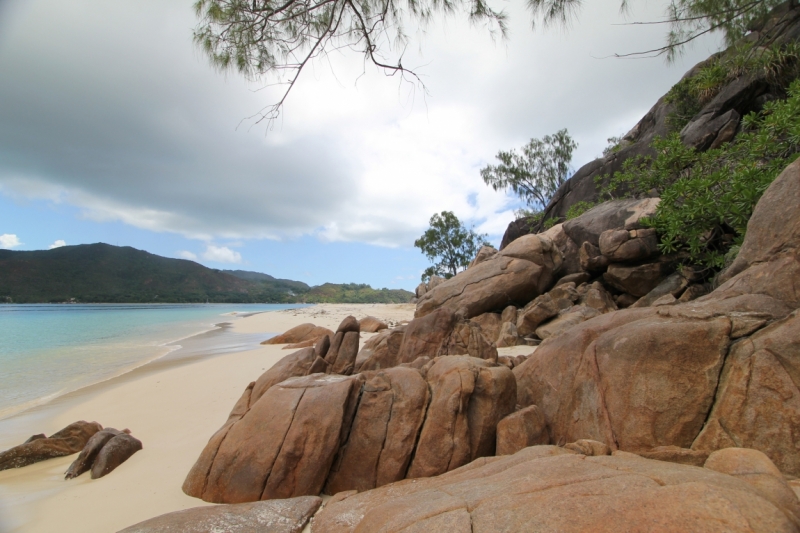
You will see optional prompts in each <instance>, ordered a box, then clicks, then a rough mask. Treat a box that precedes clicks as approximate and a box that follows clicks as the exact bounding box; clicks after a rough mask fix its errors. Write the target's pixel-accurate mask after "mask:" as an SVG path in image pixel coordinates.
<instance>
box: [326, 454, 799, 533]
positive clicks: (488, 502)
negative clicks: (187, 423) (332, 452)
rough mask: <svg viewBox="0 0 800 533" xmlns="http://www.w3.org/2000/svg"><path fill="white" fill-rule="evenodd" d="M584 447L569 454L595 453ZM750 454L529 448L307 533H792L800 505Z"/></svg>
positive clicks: (342, 512)
mask: <svg viewBox="0 0 800 533" xmlns="http://www.w3.org/2000/svg"><path fill="white" fill-rule="evenodd" d="M592 444H593V443H590V442H588V441H585V443H583V445H581V446H576V447H577V448H580V449H585V450H586V451H589V452H591V451H599V449H598V448H597V447H595V446H593V445H592ZM597 444H599V443H597ZM748 452H751V450H743V451H738V450H724V451H723V452H717V453H720V454H722V455H721V456H720V457H719V459H717V458H713V457H710V458H709V461H708V463H707V465H706V468H697V467H693V466H686V465H679V464H672V463H665V462H661V461H654V460H648V459H643V458H640V457H638V456H636V455H633V454H630V453H625V452H615V453H614V454H613V455H592V456H586V455H582V454H578V453H576V452H574V451H572V450H569V449H565V448H558V447H555V446H534V447H530V448H525V449H523V450H521V451H519V452H517V453H516V454H514V455H510V456H504V457H487V458H483V459H479V460H477V461H474V462H472V463H470V464H469V465H467V466H464V467H462V468H460V469H458V470H454V471H452V472H448V473H447V474H444V475H441V476H437V477H433V478H428V479H420V480H406V481H403V482H400V483H395V484H393V485H390V486H387V487H383V488H378V489H375V490H370V491H366V492H361V493H358V494H355V493H351V494H342V495H341V496H340V497H334V498H333V499H332V500H331V501H330V502H329V503H328V504H327V505H326V506H325V507H324V508H323V509H322V510H321V511H320V512H319V513H318V514H317V516H316V517H315V518H314V526H313V532H314V533H344V532H353V531H382V532H386V533H394V532H400V531H404V532H407V531H447V532H450V533H461V532H463V533H480V532H487V533H488V532H491V533H495V532H509V533H510V532H516V531H563V532H578V531H597V532H605V531H608V532H611V531H614V532H616V531H640V530H648V531H649V530H658V531H719V532H722V531H726V532H730V531H741V532H757V531H763V532H774V531H787V532H788V531H797V530H798V525H799V524H800V513H799V512H798V506H800V502H798V501H797V498H796V497H794V495H793V493H792V490H791V489H790V488H789V487H788V485H787V484H786V482H785V481H784V480H783V478H782V477H781V476H780V473H779V472H777V469H775V467H774V465H773V466H771V467H770V463H769V460H768V459H767V458H766V457H763V456H761V457H752V456H750V454H749V453H748Z"/></svg>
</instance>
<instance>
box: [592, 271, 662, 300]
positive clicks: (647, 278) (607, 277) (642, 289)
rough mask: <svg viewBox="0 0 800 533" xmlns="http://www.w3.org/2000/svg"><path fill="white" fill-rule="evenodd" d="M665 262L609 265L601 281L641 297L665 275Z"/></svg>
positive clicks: (653, 287)
mask: <svg viewBox="0 0 800 533" xmlns="http://www.w3.org/2000/svg"><path fill="white" fill-rule="evenodd" d="M665 268H666V267H665V264H664V263H661V262H658V263H647V264H644V265H638V266H623V265H616V264H614V265H611V266H609V267H608V270H607V271H606V273H605V274H603V281H604V282H605V283H606V284H608V285H610V286H611V287H614V288H615V289H617V290H619V291H621V292H626V293H628V294H631V295H633V296H636V297H639V298H641V297H642V296H644V295H645V294H647V293H648V292H650V291H651V290H653V289H655V288H656V287H657V286H658V284H659V283H661V280H663V279H664V276H665V275H666V271H665Z"/></svg>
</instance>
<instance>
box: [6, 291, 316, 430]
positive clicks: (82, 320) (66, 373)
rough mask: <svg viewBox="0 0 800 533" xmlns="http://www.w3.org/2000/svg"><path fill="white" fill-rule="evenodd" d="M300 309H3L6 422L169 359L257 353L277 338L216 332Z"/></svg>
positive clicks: (227, 306)
mask: <svg viewBox="0 0 800 533" xmlns="http://www.w3.org/2000/svg"><path fill="white" fill-rule="evenodd" d="M295 307H302V306H301V305H281V304H205V305H203V304H152V305H151V304H96V305H93V304H77V305H0V419H2V418H5V417H8V416H11V415H13V414H15V413H17V412H20V411H23V410H25V409H27V408H29V407H33V406H35V405H38V404H41V403H44V402H46V401H48V400H50V399H52V398H55V397H58V396H60V395H62V394H66V393H68V392H71V391H74V390H78V389H80V388H82V387H85V386H87V385H91V384H93V383H97V382H100V381H104V380H106V379H109V378H112V377H114V376H117V375H120V374H123V373H125V372H127V371H130V370H132V369H133V368H136V367H139V366H142V365H143V364H146V363H148V362H150V361H153V360H156V359H161V358H164V357H165V356H168V357H174V356H176V355H178V354H186V353H190V354H191V355H192V356H195V357H196V356H197V355H198V354H217V353H225V352H232V351H239V350H244V349H248V348H251V347H254V346H255V345H257V344H258V342H259V341H260V340H264V339H265V338H268V337H269V335H266V333H275V332H264V334H258V335H241V334H236V333H233V332H231V331H230V330H229V329H224V328H223V329H220V328H218V327H215V325H216V324H220V323H225V322H228V323H230V322H233V321H234V320H237V319H239V318H240V317H241V316H246V315H247V314H251V313H260V312H264V311H275V310H280V309H290V308H295ZM203 332H210V333H206V334H205V335H201V336H198V334H200V333H203ZM184 345H185V348H184V349H181V348H182V346H184Z"/></svg>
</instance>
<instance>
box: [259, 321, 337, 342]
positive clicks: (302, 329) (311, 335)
mask: <svg viewBox="0 0 800 533" xmlns="http://www.w3.org/2000/svg"><path fill="white" fill-rule="evenodd" d="M325 335H331V336H333V332H332V331H331V330H329V329H328V328H323V327H322V326H315V325H314V324H311V323H307V324H300V325H299V326H295V327H293V328H292V329H290V330H288V331H286V332H285V333H281V334H280V335H276V336H275V337H272V338H271V339H267V340H265V341H264V342H262V343H261V344H295V343H299V342H305V341H311V342H316V341H317V340H319V338H320V337H324V336H325Z"/></svg>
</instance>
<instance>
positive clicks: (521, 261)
mask: <svg viewBox="0 0 800 533" xmlns="http://www.w3.org/2000/svg"><path fill="white" fill-rule="evenodd" d="M561 263H562V257H561V252H559V251H558V249H557V248H556V247H555V245H554V244H553V242H552V241H551V240H550V239H549V238H547V237H543V236H541V235H527V236H525V237H523V238H520V239H517V240H516V241H514V243H512V244H511V245H509V246H507V247H506V248H505V249H504V250H503V251H501V252H499V253H498V254H497V255H495V256H493V257H492V258H491V259H488V260H486V261H484V262H483V263H480V264H478V265H475V266H474V267H472V268H470V269H467V270H465V271H463V272H460V273H459V274H458V275H456V276H454V277H452V278H450V279H449V280H447V281H445V282H444V283H442V284H441V285H439V286H437V287H435V288H434V289H432V290H430V291H428V292H426V293H425V294H424V295H423V296H422V298H420V299H419V302H418V303H417V309H416V313H415V316H416V317H424V316H425V315H428V314H430V313H432V312H433V311H435V310H437V309H441V308H448V309H450V310H451V311H452V312H453V313H456V314H458V315H459V316H460V317H462V318H472V317H474V316H477V315H480V314H483V313H486V312H490V311H495V310H501V309H503V308H505V307H506V306H507V305H509V304H525V303H527V302H529V301H530V300H532V299H533V298H535V297H536V296H538V295H539V294H542V293H544V292H545V291H547V289H549V288H550V286H551V285H552V283H553V282H554V281H555V279H556V272H558V271H559V270H560V268H561Z"/></svg>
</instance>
